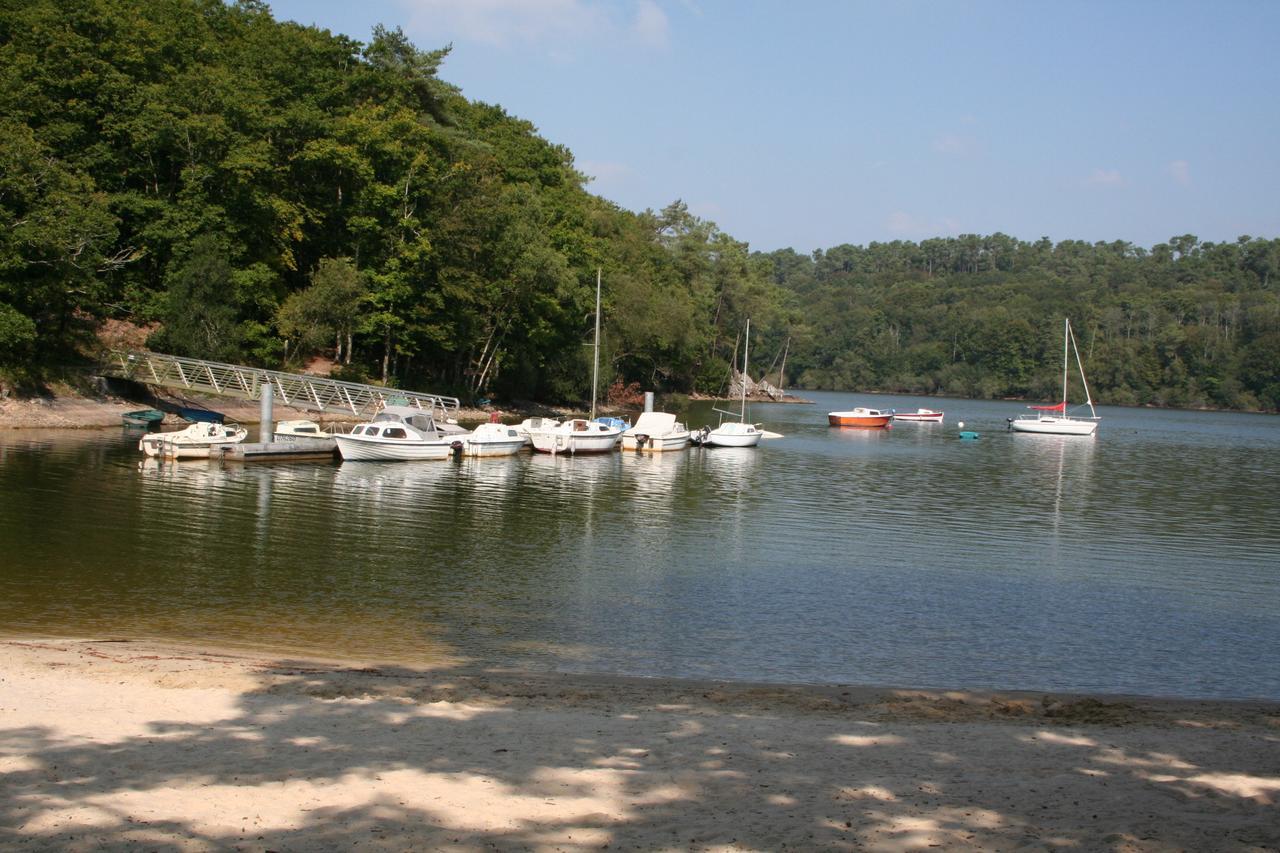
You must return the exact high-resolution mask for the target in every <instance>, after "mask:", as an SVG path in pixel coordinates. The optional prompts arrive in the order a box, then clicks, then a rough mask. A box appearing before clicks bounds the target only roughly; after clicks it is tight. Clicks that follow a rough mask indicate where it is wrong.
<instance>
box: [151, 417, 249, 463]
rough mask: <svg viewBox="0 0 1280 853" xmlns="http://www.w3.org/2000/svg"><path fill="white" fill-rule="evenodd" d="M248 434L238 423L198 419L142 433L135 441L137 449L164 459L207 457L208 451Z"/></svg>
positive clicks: (231, 442)
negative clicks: (169, 429)
mask: <svg viewBox="0 0 1280 853" xmlns="http://www.w3.org/2000/svg"><path fill="white" fill-rule="evenodd" d="M248 435H249V432H248V430H246V429H244V428H243V427H241V426H239V425H238V424H221V423H213V422H211V421H199V422H197V423H193V424H191V425H190V426H188V427H187V428H186V429H180V430H176V431H174V432H154V433H151V434H150V435H144V436H143V437H142V438H141V439H139V441H138V449H139V450H141V451H142V452H143V453H145V454H147V455H148V456H158V457H162V458H165V459H208V458H209V456H210V455H211V452H213V451H216V450H217V449H218V448H220V447H225V446H227V445H231V444H239V443H240V442H242V441H244V440H245V438H247V437H248Z"/></svg>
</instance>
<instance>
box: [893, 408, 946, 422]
mask: <svg viewBox="0 0 1280 853" xmlns="http://www.w3.org/2000/svg"><path fill="white" fill-rule="evenodd" d="M893 419H894V421H895V422H896V421H906V422H908V423H922V424H940V423H942V412H939V411H935V410H934V409H916V410H915V411H914V412H899V411H896V410H895V411H894V413H893Z"/></svg>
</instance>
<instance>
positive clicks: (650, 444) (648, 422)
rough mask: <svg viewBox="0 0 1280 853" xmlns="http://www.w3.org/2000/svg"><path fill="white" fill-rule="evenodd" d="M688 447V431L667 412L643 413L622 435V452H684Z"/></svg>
mask: <svg viewBox="0 0 1280 853" xmlns="http://www.w3.org/2000/svg"><path fill="white" fill-rule="evenodd" d="M688 446H689V430H688V429H687V428H686V427H685V425H684V424H682V423H680V422H679V421H677V420H676V416H675V415H672V414H669V413H667V412H644V413H642V414H641V415H640V417H638V418H636V425H635V426H633V427H631V429H629V430H627V431H626V432H624V433H623V434H622V449H623V450H652V451H656V452H661V451H665V450H684V449H685V448H686V447H688Z"/></svg>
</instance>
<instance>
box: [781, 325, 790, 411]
mask: <svg viewBox="0 0 1280 853" xmlns="http://www.w3.org/2000/svg"><path fill="white" fill-rule="evenodd" d="M790 350H791V338H787V343H786V345H785V346H783V348H782V367H780V368H779V369H778V391H779V393H781V394H782V396H784V397H785V396H787V389H786V382H787V353H788V352H789V351H790Z"/></svg>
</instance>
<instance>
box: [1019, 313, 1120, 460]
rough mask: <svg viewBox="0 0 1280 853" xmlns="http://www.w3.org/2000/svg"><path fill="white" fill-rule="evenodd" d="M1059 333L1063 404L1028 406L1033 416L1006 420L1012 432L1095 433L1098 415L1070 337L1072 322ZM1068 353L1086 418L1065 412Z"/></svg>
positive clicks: (1078, 353)
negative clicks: (1076, 370) (1076, 373)
mask: <svg viewBox="0 0 1280 853" xmlns="http://www.w3.org/2000/svg"><path fill="white" fill-rule="evenodd" d="M1062 322H1063V332H1062V401H1061V402H1059V403H1054V404H1053V405H1051V406H1028V407H1027V408H1029V409H1033V410H1034V411H1035V414H1034V415H1022V416H1020V417H1017V418H1009V429H1011V430H1012V431H1014V432H1029V433H1035V434H1039V435H1093V434H1094V432H1095V431H1096V430H1097V429H1098V421H1100V420H1102V419H1101V418H1100V417H1098V413H1097V411H1096V410H1095V409H1094V408H1093V399H1092V398H1091V397H1090V396H1089V382H1088V380H1086V379H1085V376H1084V364H1083V363H1082V362H1081V361H1080V350H1079V349H1078V348H1077V347H1076V336H1075V335H1073V334H1072V333H1071V320H1069V319H1064V320H1063V321H1062ZM1069 352H1074V353H1075V356H1076V367H1078V368H1079V370H1080V384H1081V385H1083V386H1084V401H1085V405H1087V406H1088V407H1089V416H1088V417H1087V418H1086V417H1077V416H1073V415H1070V414H1068V411H1067V378H1068V376H1069V367H1070V360H1069Z"/></svg>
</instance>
